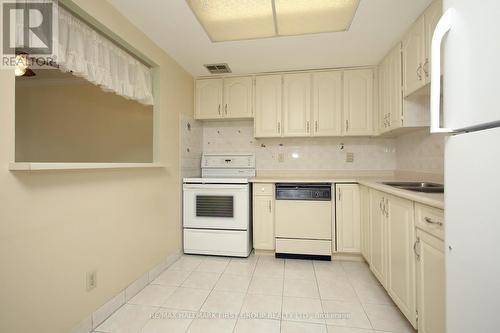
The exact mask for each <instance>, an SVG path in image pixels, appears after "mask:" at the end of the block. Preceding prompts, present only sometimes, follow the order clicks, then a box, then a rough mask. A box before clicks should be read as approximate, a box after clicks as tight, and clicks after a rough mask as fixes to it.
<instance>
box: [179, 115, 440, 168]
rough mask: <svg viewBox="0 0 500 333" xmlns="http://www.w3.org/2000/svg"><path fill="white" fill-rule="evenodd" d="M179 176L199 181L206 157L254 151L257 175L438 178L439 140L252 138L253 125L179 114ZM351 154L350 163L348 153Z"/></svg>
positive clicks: (424, 136) (411, 136)
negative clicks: (378, 173) (388, 173)
mask: <svg viewBox="0 0 500 333" xmlns="http://www.w3.org/2000/svg"><path fill="white" fill-rule="evenodd" d="M180 126H181V133H180V134H181V148H180V149H181V152H180V154H181V174H182V177H199V176H200V174H201V169H200V162H201V161H200V158H201V154H202V153H203V152H207V153H236V152H253V153H255V156H256V161H257V172H260V173H262V172H266V171H269V172H275V171H279V170H286V171H298V172H304V171H309V170H310V171H314V170H317V171H331V172H341V171H370V170H371V171H402V172H411V173H423V174H434V175H443V173H444V172H443V169H444V136H443V135H430V134H429V130H428V129H422V130H417V131H414V132H411V133H408V134H405V135H402V136H399V137H398V138H395V139H394V138H363V137H360V138H348V137H344V138H286V139H285V138H272V139H255V138H254V137H253V121H251V120H245V121H207V122H200V121H197V120H194V119H193V118H192V117H188V116H185V115H182V116H181V119H180ZM349 153H352V157H353V159H352V162H348V157H349V156H348V155H350V154H349Z"/></svg>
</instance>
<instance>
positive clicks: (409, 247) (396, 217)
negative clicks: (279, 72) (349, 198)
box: [385, 195, 417, 327]
mask: <svg viewBox="0 0 500 333" xmlns="http://www.w3.org/2000/svg"><path fill="white" fill-rule="evenodd" d="M413 205H414V204H413V201H409V200H406V199H402V198H398V197H395V196H392V195H389V196H387V197H386V199H385V210H386V217H387V222H386V223H387V287H386V288H387V292H388V293H389V295H390V296H391V298H392V299H393V301H394V303H396V305H397V306H398V307H399V309H400V310H401V312H402V313H403V314H404V315H405V317H406V318H407V319H408V320H409V321H410V323H411V324H412V325H413V327H416V325H417V316H416V297H415V293H416V290H415V256H414V254H413V243H414V239H415V223H414V208H413Z"/></svg>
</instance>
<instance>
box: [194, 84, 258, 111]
mask: <svg viewBox="0 0 500 333" xmlns="http://www.w3.org/2000/svg"><path fill="white" fill-rule="evenodd" d="M195 93H196V97H195V119H200V120H204V119H205V120H209V119H220V118H227V119H240V118H252V116H253V81H252V78H251V77H234V78H225V79H201V80H196V92H195Z"/></svg>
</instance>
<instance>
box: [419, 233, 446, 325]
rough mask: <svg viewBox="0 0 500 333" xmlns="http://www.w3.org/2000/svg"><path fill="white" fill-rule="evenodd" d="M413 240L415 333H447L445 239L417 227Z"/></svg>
mask: <svg viewBox="0 0 500 333" xmlns="http://www.w3.org/2000/svg"><path fill="white" fill-rule="evenodd" d="M416 239H417V240H416V243H415V245H416V246H415V252H416V257H417V274H416V276H417V299H418V307H417V308H418V332H419V333H442V332H446V328H445V315H446V314H445V282H444V281H445V261H444V242H443V241H442V240H441V239H439V238H437V237H434V236H432V235H431V234H429V233H427V232H425V231H422V230H420V229H417V237H416Z"/></svg>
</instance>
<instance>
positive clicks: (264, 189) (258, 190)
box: [253, 183, 274, 196]
mask: <svg viewBox="0 0 500 333" xmlns="http://www.w3.org/2000/svg"><path fill="white" fill-rule="evenodd" d="M273 189H274V184H259V183H255V184H253V194H254V195H272V196H274V193H273V192H274V191H273Z"/></svg>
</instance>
